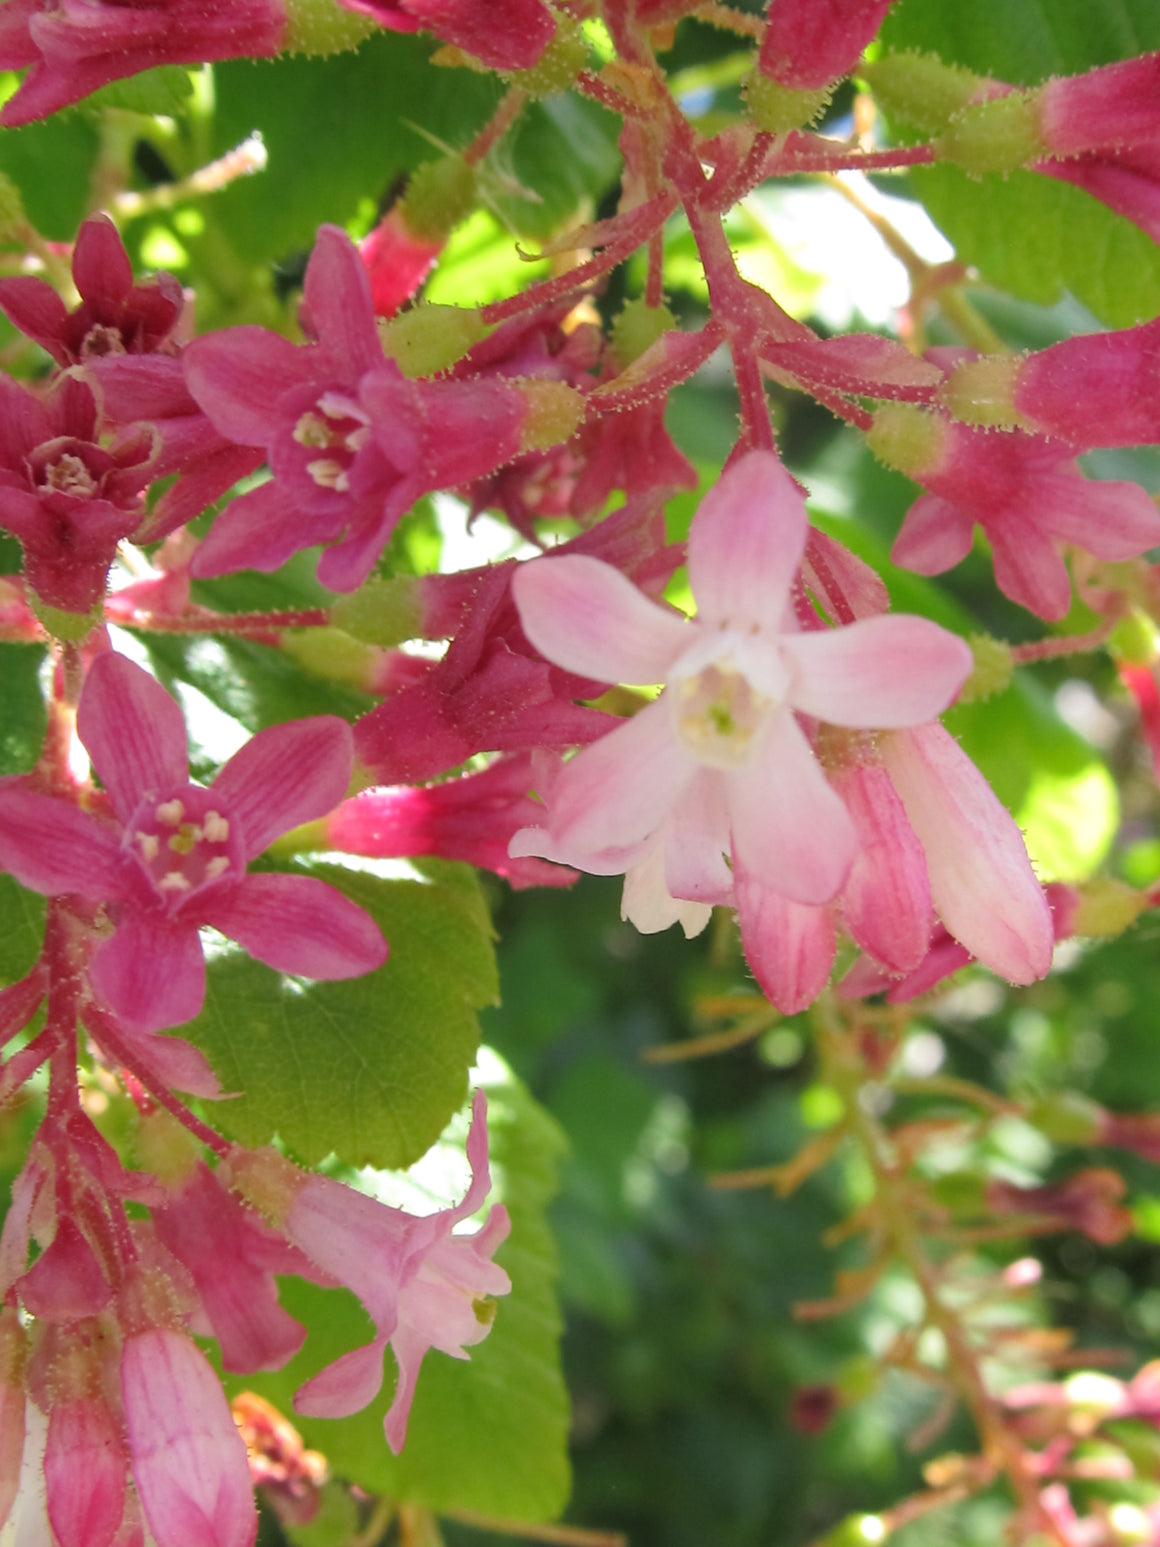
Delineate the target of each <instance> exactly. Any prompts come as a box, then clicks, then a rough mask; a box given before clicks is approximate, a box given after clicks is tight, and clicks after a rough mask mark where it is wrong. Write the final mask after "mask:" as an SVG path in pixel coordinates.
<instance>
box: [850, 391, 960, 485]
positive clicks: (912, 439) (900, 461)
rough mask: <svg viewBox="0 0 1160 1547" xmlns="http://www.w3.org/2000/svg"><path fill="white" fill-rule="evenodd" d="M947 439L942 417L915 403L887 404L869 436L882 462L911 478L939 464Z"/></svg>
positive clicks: (868, 441) (868, 443)
mask: <svg viewBox="0 0 1160 1547" xmlns="http://www.w3.org/2000/svg"><path fill="white" fill-rule="evenodd" d="M943 440H944V430H943V426H942V424H941V423H940V422H939V419H938V416H937V415H936V414H932V413H930V412H928V410H927V409H925V408H918V407H916V406H915V405H914V404H913V403H887V404H886V405H885V406H884V407H882V408H880V409H879V410H878V412H877V413H876V414H875V415H874V423H873V424H872V425H871V427H870V429H869V430H868V431H867V433H866V444H867V445H868V446H869V447H870V450H871V451H872V452H873V453H874V455H875V456H876V457H877V458H878V460H879V461H880V462H884V463H885V464H886V466H887V467H893V468H894V469H895V470H896V471H897V472H900V473H906V474H907V475H908V476H910V477H917V476H920V475H921V474H922V473H923V472H925V471H927V470H928V469H930V468H933V467H935V466H936V465H937V464H938V461H939V458H940V457H941V456H942V451H943Z"/></svg>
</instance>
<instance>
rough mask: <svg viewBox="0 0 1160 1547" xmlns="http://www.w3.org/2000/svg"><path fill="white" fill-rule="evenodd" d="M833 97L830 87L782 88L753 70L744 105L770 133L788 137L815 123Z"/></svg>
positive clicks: (755, 121) (761, 126)
mask: <svg viewBox="0 0 1160 1547" xmlns="http://www.w3.org/2000/svg"><path fill="white" fill-rule="evenodd" d="M832 96H833V88H832V87H830V86H818V87H813V88H809V87H804V88H803V87H799V86H783V85H782V84H781V82H780V81H771V80H770V79H769V78H768V76H765V75H762V74H761V72H760V71H759V70H754V72H753V74H752V75H750V77H749V79H748V80H747V81H746V83H745V102H746V106H747V107H748V109H749V116H750V118H752V120H753V122H754V123H755V124H756V125H757V127H758V128H759V129H764V130H765V131H766V133H768V134H786V133H788V132H789V130H791V129H800V128H802V127H803V126H804V125H805V124H809V123H813V121H814V119H815V118H817V117H819V115H820V114H821V113H823V112H824V111H825V108H826V105H827V103H828V102H829V100H830V98H831V97H832Z"/></svg>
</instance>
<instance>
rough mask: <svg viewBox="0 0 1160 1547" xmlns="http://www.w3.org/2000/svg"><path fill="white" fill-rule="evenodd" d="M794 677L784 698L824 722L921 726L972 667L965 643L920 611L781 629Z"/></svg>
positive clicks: (785, 656)
mask: <svg viewBox="0 0 1160 1547" xmlns="http://www.w3.org/2000/svg"><path fill="white" fill-rule="evenodd" d="M781 653H782V658H783V660H786V661H787V662H790V663H792V665H793V668H794V670H795V672H796V680H795V681H794V684H793V687H792V688H791V690H790V696H789V701H790V703H791V704H792V705H793V707H794V708H795V709H798V710H800V711H801V712H802V713H803V714H810V715H814V716H815V717H816V718H817V719H819V720H826V721H828V722H829V723H830V724H831V725H852V726H858V727H862V728H864V729H866V730H876V729H893V728H894V727H896V726H900V725H921V724H922V723H923V722H924V721H926V720H931V719H933V718H934V717H935V715H937V714H940V713H941V712H942V710H944V709H945V708H946V707H947V705H948V704H949V703H950V702H951V700H952V699H953V698H954V696H955V694H956V693H957V692H958V691H959V689H960V688H961V687H962V685H963V683H964V682H965V681H966V680H967V677H968V676H969V675H970V673H971V668H972V666H973V664H974V658H973V657H972V655H971V651H970V647H969V645H967V643H966V642H965V641H964V640H962V639H960V638H959V637H958V636H957V635H956V634H951V633H948V632H947V630H946V629H945V628H940V627H939V626H938V624H937V623H931V622H929V621H928V620H927V619H926V618H915V617H909V616H900V617H889V618H866V619H864V620H863V621H862V622H860V623H851V624H850V625H849V626H848V627H847V628H833V629H818V630H816V631H814V632H813V633H809V634H794V635H789V636H785V637H783V639H782V642H781Z"/></svg>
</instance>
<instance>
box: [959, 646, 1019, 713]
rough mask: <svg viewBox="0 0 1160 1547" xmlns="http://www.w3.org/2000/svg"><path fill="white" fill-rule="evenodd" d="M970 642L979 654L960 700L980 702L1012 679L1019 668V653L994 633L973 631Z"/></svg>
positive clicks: (1004, 686) (975, 655)
mask: <svg viewBox="0 0 1160 1547" xmlns="http://www.w3.org/2000/svg"><path fill="white" fill-rule="evenodd" d="M967 643H968V644H969V645H970V647H971V654H972V655H973V656H974V658H975V664H974V668H973V669H972V671H971V675H970V676H969V677H968V678H967V680H966V682H964V683H963V686H962V689H961V691H960V693H959V697H958V702H959V703H960V704H977V703H980V702H981V701H982V700H984V699H987V698H992V697H994V695H995V694H996V693H1001V692H1002V691H1003V689H1004V688H1006V687H1008V686H1009V685H1010V682H1011V675H1012V673H1013V672H1014V670H1015V657H1014V656H1013V655H1012V653H1011V646H1010V645H1009V644H1008V643H1007V642H1006V640H1003V639H995V638H994V637H993V636H992V635H991V634H972V635H971V637H970V639H968V640H967Z"/></svg>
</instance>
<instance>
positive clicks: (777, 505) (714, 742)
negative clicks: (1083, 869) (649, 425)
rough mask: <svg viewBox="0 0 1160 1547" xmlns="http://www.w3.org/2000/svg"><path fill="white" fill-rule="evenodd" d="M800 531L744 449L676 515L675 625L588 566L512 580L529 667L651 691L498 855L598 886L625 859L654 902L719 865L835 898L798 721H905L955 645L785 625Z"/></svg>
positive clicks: (794, 891)
mask: <svg viewBox="0 0 1160 1547" xmlns="http://www.w3.org/2000/svg"><path fill="white" fill-rule="evenodd" d="M807 530H808V522H807V517H806V510H805V503H804V501H803V500H802V498H801V495H800V494H799V492H798V490H797V488H796V486H795V485H794V483H793V480H792V479H791V478H790V477H789V475H788V473H786V472H785V470H784V468H783V467H782V466H781V464H780V462H779V461H778V460H777V458H776V457H774V456H773V455H772V454H770V453H768V452H752V453H750V454H749V455H747V456H745V457H743V458H742V459H741V460H740V461H738V462H736V463H734V465H733V466H732V467H731V468H730V469H729V471H728V472H726V474H725V475H724V476H723V477H722V479H721V481H720V482H719V483H718V484H717V486H716V488H715V489H713V490H712V491H711V492H710V493H709V494H708V495H707V496H706V498H705V499H704V501H703V502H702V504H701V508H700V510H699V511H698V512H697V516H696V518H695V520H694V523H693V527H692V530H691V532H690V536H689V555H688V565H689V577H690V582H691V585H692V588H693V592H694V595H695V597H696V598H697V602H698V607H699V611H698V614H697V617H696V619H695V621H692V622H688V621H686V620H684V619H682V618H681V617H679V616H678V615H677V614H676V613H673V612H670V611H668V610H667V609H664V608H662V607H659V606H658V605H657V604H656V603H654V602H652V601H650V600H648V599H647V598H646V597H645V596H643V595H642V594H641V593H640V592H638V591H637V590H636V588H635V587H634V586H633V585H632V584H631V583H630V582H629V581H628V580H626V578H625V577H624V576H623V575H622V574H621V573H619V571H617V570H615V569H613V568H612V567H611V566H610V565H607V564H603V563H601V562H599V561H597V560H593V559H590V558H587V557H583V556H579V555H577V556H575V557H572V556H569V557H563V558H551V559H546V560H536V561H534V562H533V563H531V564H529V565H526V566H524V567H522V568H521V570H520V571H519V572H518V573H517V575H516V579H515V583H514V592H515V599H516V605H517V607H518V608H519V611H520V617H521V620H522V622H523V625H524V629H525V630H526V632H527V634H528V636H529V638H530V639H531V640H532V642H533V644H535V645H536V646H537V648H538V649H539V650H540V651H541V652H542V653H543V654H544V655H545V656H546V657H547V658H548V659H549V660H551V661H555V662H557V663H558V664H559V665H562V666H565V667H566V668H567V669H568V670H570V671H573V672H577V673H581V674H583V675H585V676H588V677H592V678H596V679H598V680H600V681H604V682H621V681H624V682H638V683H653V682H662V681H663V682H666V683H667V687H666V689H665V692H664V693H663V694H662V696H661V698H660V699H658V700H657V701H656V702H655V703H652V704H650V705H649V706H648V707H647V708H645V709H643V710H642V711H641V712H640V713H638V714H637V715H635V716H634V717H633V718H632V719H631V720H629V721H627V722H625V723H624V724H622V725H619V726H618V727H617V728H616V729H615V730H614V731H612V732H611V734H610V735H608V736H605V737H604V738H603V739H602V740H600V741H598V742H596V743H595V744H594V745H593V746H591V747H588V748H586V749H585V750H584V751H583V752H581V753H580V754H579V755H578V756H577V757H576V758H575V759H574V760H573V761H572V762H571V763H569V764H567V765H566V766H565V768H564V769H563V771H562V773H561V774H560V777H559V779H558V780H557V781H556V783H555V786H554V788H553V789H552V790H551V793H550V796H549V800H548V809H547V812H546V825H545V826H544V827H543V828H532V829H527V830H526V831H525V832H524V833H522V834H517V835H516V838H515V839H514V840H513V846H512V847H513V852H514V853H524V854H526V853H533V854H540V855H542V856H543V857H545V858H549V859H556V860H561V861H563V862H565V863H567V864H572V865H575V866H576V867H577V868H579V869H581V870H590V871H595V872H597V873H600V874H616V873H618V872H622V871H629V872H631V871H632V870H633V868H634V867H635V866H637V865H640V864H641V863H642V862H644V863H645V864H646V865H647V866H649V867H650V873H651V875H652V877H653V880H652V883H651V887H650V894H651V904H652V905H657V906H663V905H664V901H665V899H666V898H667V899H668V900H669V902H671V901H672V899H676V898H685V899H689V900H692V901H694V902H701V903H708V902H714V901H719V900H721V897H722V894H723V893H724V892H727V891H728V889H729V886H730V881H731V878H730V871H729V868H728V866H727V864H726V856H728V857H729V860H730V862H731V864H732V867H733V877H734V878H736V877H738V876H744V877H745V878H747V879H748V880H750V881H752V882H754V883H756V884H757V885H759V886H761V887H768V888H770V889H771V890H772V891H774V892H776V893H778V894H779V895H780V896H781V897H783V898H786V899H788V900H789V901H791V902H794V903H802V904H807V905H811V904H819V903H825V902H828V901H829V900H830V898H832V897H833V896H834V895H835V894H836V893H837V892H838V891H839V890H840V888H841V887H842V886H843V884H844V883H845V881H846V879H847V876H848V875H849V873H850V868H851V866H852V864H853V863H854V859H855V856H856V854H857V852H858V846H859V845H858V838H857V833H856V830H855V826H854V823H853V821H852V819H851V817H850V814H849V812H848V811H847V808H846V806H845V804H844V802H843V800H842V799H841V797H840V796H839V795H838V794H837V792H836V791H835V790H834V788H833V787H832V786H831V784H830V783H829V782H828V780H827V779H826V776H825V774H824V773H823V771H822V768H821V766H820V765H819V763H818V761H817V759H816V757H815V755H814V752H813V750H812V748H811V745H810V740H809V735H808V734H807V730H806V729H803V726H802V724H801V723H799V720H798V715H799V714H800V715H804V716H806V717H807V722H808V724H811V725H812V723H813V722H814V721H816V720H823V721H828V722H830V723H832V724H835V725H847V726H853V727H863V728H874V727H887V726H900V725H915V724H921V723H922V722H923V721H926V720H929V719H930V718H931V717H932V716H933V715H935V714H937V713H938V712H939V711H940V710H941V709H943V708H945V707H946V705H947V703H948V702H949V701H950V699H951V698H952V697H953V696H954V694H955V692H956V691H957V689H958V688H959V686H960V685H961V683H962V681H963V680H964V678H965V676H966V675H967V672H968V671H969V669H970V652H969V651H968V649H967V647H966V646H965V645H964V644H963V643H962V641H961V640H959V639H956V638H955V637H954V636H953V635H950V634H948V633H946V632H945V631H944V630H943V629H940V628H938V627H937V626H936V625H935V624H933V623H929V622H927V621H926V620H925V619H921V618H910V617H900V618H868V619H865V620H863V621H860V622H857V623H853V624H851V625H849V626H848V627H845V628H834V629H825V628H817V629H811V630H809V631H807V632H800V631H799V630H798V626H797V621H796V617H795V613H794V607H793V601H792V590H793V586H794V581H795V577H796V575H797V572H798V568H799V565H800V562H801V559H802V554H803V551H804V547H805V542H806V535H807ZM658 848H659V849H660V851H661V852H660V853H658Z"/></svg>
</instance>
